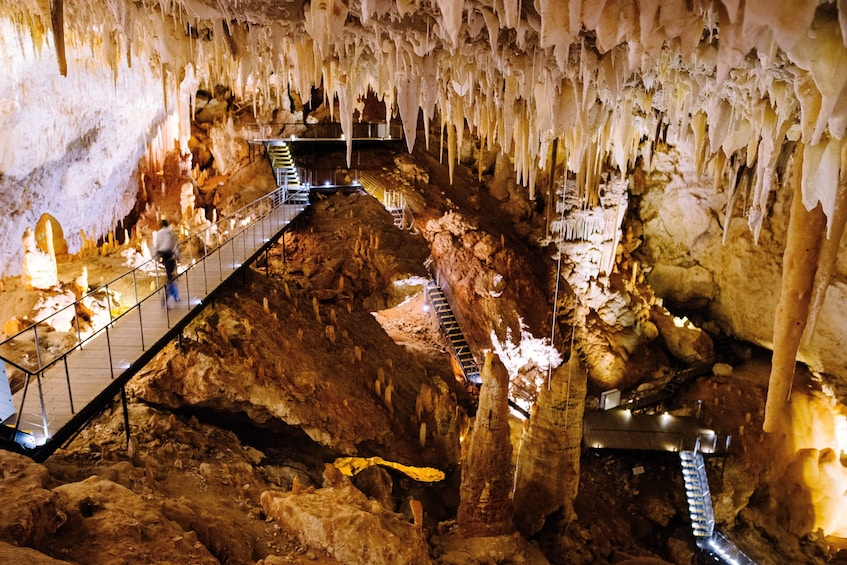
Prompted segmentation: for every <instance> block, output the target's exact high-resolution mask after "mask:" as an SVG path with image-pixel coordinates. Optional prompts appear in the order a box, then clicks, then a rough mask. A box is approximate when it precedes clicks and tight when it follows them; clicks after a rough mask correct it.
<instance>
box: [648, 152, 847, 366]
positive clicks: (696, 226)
mask: <svg viewBox="0 0 847 565" xmlns="http://www.w3.org/2000/svg"><path fill="white" fill-rule="evenodd" d="M689 149H690V148H688V147H686V146H685V145H681V146H680V148H679V149H678V150H665V151H663V152H657V153H656V154H655V155H654V157H653V162H652V170H651V171H650V172H649V173H648V174H647V175H646V182H645V183H644V185H643V188H642V187H641V186H640V183H636V185H635V186H636V187H635V189H634V196H635V198H634V208H635V210H636V212H637V216H638V218H639V221H640V222H641V227H642V228H643V246H642V248H641V252H642V254H643V255H642V258H643V261H644V263H645V264H647V265H650V266H652V270H651V271H650V272H649V275H648V280H649V282H650V284H651V285H652V286H653V288H654V290H655V292H656V294H657V296H659V297H661V298H663V299H664V301H665V305H666V306H669V307H670V308H671V309H676V310H679V309H690V308H692V307H693V308H696V309H697V310H699V311H700V312H702V314H703V315H704V317H705V318H707V319H711V320H714V322H715V323H716V324H717V326H718V327H719V328H720V329H722V330H724V331H725V332H727V333H728V334H731V335H734V336H736V337H738V338H740V339H742V340H746V341H750V342H752V343H756V344H759V345H761V346H763V347H768V348H769V347H771V345H772V343H771V341H772V338H773V327H774V316H775V312H776V304H777V300H778V298H779V288H780V284H781V282H780V281H781V278H782V255H783V251H784V249H785V239H786V229H787V224H788V212H789V208H790V204H791V198H792V194H791V193H790V191H789V190H788V189H787V188H785V187H774V190H773V192H772V193H771V195H770V198H769V200H768V207H767V210H766V214H767V217H766V219H765V222H764V226H763V228H762V231H761V234H760V236H759V241H758V244H757V243H756V242H755V241H754V238H753V233H752V232H751V231H750V229H749V228H748V225H747V220H746V218H744V217H742V216H741V212H740V210H741V208H742V207H743V206H742V204H740V203H739V204H737V205H736V211H735V213H734V214H733V215H732V217H731V219H730V221H729V226H728V227H727V235H726V245H724V244H723V241H722V239H723V235H724V233H723V232H724V225H723V224H724V218H725V212H726V206H727V189H726V187H725V186H723V184H722V182H718V183H715V180H714V178H712V176H711V174H709V173H706V174H704V175H702V176H698V175H697V173H696V169H695V166H694V164H693V160H692V159H691V158H690V156H689V155H690V153H689ZM715 185H717V187H718V190H715V188H714V187H715ZM740 198H741V199H743V198H744V195H743V194H742V195H741V196H740ZM844 247H845V246H844V244H843V242H842V245H841V249H842V250H844ZM818 320H819V321H818V324H817V329H816V332H815V334H814V336H813V338H812V340H811V343H804V344H802V345H801V347H800V352H799V355H798V359H799V360H801V361H803V362H805V363H807V364H808V365H809V366H810V368H812V369H813V370H817V371H822V372H825V373H829V374H833V375H836V376H840V377H842V378H845V377H847V351H845V350H844V348H843V347H841V346H840V345H839V344H841V343H843V342H844V340H845V338H847V323H845V320H847V254H845V253H843V252H842V253H841V254H840V258H839V260H838V262H837V264H836V268H835V270H834V273H833V277H832V280H831V284H830V287H829V290H828V291H827V294H826V301H825V302H824V305H823V308H822V310H821V312H820V316H819V318H818Z"/></svg>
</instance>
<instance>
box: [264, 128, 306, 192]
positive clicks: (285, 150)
mask: <svg viewBox="0 0 847 565" xmlns="http://www.w3.org/2000/svg"><path fill="white" fill-rule="evenodd" d="M265 151H266V153H267V155H268V159H269V160H270V162H271V168H272V169H273V172H274V178H275V179H276V186H277V188H280V189H282V198H283V200H285V202H286V203H288V204H308V202H309V187H308V186H305V185H304V184H303V183H302V182H301V180H300V171H299V170H298V169H297V167H296V166H295V164H294V158H293V157H292V156H291V150H290V149H289V147H288V143H286V142H285V141H268V142H267V143H266V144H265Z"/></svg>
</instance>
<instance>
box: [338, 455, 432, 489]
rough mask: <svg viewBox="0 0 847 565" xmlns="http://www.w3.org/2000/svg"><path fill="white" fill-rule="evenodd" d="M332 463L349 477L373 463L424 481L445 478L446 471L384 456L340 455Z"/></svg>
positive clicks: (428, 481) (429, 481) (430, 481)
mask: <svg viewBox="0 0 847 565" xmlns="http://www.w3.org/2000/svg"><path fill="white" fill-rule="evenodd" d="M332 464H333V465H335V467H336V468H338V470H339V471H341V472H342V473H343V474H345V475H347V476H348V477H352V476H353V475H356V474H358V473H360V472H362V471H364V470H365V469H367V468H368V467H371V466H373V465H382V466H383V467H390V468H392V469H396V470H398V471H400V472H401V473H403V474H405V475H408V476H409V477H411V478H413V479H415V480H416V481H421V482H423V483H435V482H438V481H442V480H444V472H443V471H439V470H438V469H433V468H432V467H412V466H410V465H403V464H402V463H395V462H393V461H386V460H385V459H383V458H382V457H339V458H338V459H336V460H335V461H333V462H332Z"/></svg>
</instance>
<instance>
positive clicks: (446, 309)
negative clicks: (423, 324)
mask: <svg viewBox="0 0 847 565" xmlns="http://www.w3.org/2000/svg"><path fill="white" fill-rule="evenodd" d="M426 295H427V298H429V302H430V304H432V308H433V309H434V310H435V314H436V316H437V317H438V323H439V325H440V326H441V331H442V332H443V333H444V335H445V336H446V337H447V341H448V342H449V345H450V350H451V351H452V353H453V356H454V357H455V358H456V361H457V362H458V363H459V366H460V367H461V368H462V373H463V374H464V376H465V379H466V380H467V381H468V382H471V383H474V384H480V383H481V382H482V377H481V376H480V373H479V366H478V365H477V364H476V360H475V359H474V356H473V354H472V353H471V348H470V346H469V345H468V342H467V341H466V340H465V335H464V334H463V333H462V328H460V327H459V321H458V320H457V319H456V316H455V314H453V310H452V309H451V308H450V303H449V302H447V297H446V296H445V295H444V291H443V290H441V287H439V286H438V285H437V284H436V283H435V282H434V281H431V280H430V281H429V282H427V284H426Z"/></svg>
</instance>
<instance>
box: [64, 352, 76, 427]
mask: <svg viewBox="0 0 847 565" xmlns="http://www.w3.org/2000/svg"><path fill="white" fill-rule="evenodd" d="M62 361H63V362H64V365H65V380H66V381H67V382H68V404H70V406H71V414H75V413H76V411H75V410H74V397H73V393H72V392H71V373H70V371H68V355H67V354H65V355H63V356H62Z"/></svg>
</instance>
